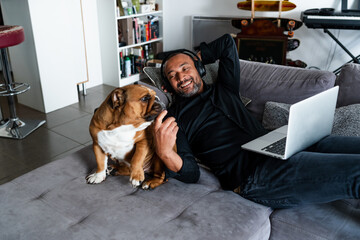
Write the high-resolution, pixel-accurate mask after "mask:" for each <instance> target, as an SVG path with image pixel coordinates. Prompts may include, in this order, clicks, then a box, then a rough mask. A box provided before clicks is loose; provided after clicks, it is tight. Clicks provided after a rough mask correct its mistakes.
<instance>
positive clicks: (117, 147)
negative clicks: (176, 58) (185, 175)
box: [86, 85, 165, 189]
mask: <svg viewBox="0 0 360 240" xmlns="http://www.w3.org/2000/svg"><path fill="white" fill-rule="evenodd" d="M163 109H164V106H163V104H162V103H161V102H160V101H159V100H158V98H157V96H156V93H155V91H153V90H151V89H149V88H147V87H145V86H143V85H128V86H125V87H122V88H116V89H115V90H113V91H112V92H111V93H110V95H109V96H108V97H107V98H106V99H105V101H104V102H103V103H102V104H101V105H100V107H99V108H98V109H97V110H96V111H95V113H94V116H93V117H92V119H91V122H90V127H89V129H90V134H91V137H92V139H93V150H94V153H95V157H96V162H97V170H96V172H95V173H93V174H90V175H88V176H87V177H86V180H87V183H91V184H97V183H101V182H102V181H104V180H105V178H106V175H107V168H108V157H111V158H112V159H113V160H117V161H118V164H116V165H113V166H111V168H112V169H113V171H112V173H113V172H115V175H127V176H130V182H131V184H132V185H133V186H134V187H138V186H140V184H141V183H142V188H143V189H149V188H155V187H157V186H159V185H160V184H162V183H163V182H164V179H165V172H164V167H163V163H162V161H161V160H160V159H159V158H158V156H157V155H156V153H155V148H154V141H153V136H152V132H153V131H152V127H153V125H152V122H153V120H154V119H155V118H156V117H157V116H158V114H159V113H160V112H161V111H162V110H163ZM114 170H115V171H114ZM144 172H152V173H153V178H151V179H149V180H146V181H145V182H143V181H144V180H145V174H144Z"/></svg>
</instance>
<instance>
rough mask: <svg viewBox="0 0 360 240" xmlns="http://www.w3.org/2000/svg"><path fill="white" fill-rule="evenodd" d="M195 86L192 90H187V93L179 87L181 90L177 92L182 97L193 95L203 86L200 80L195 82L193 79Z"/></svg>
mask: <svg viewBox="0 0 360 240" xmlns="http://www.w3.org/2000/svg"><path fill="white" fill-rule="evenodd" d="M190 81H191V80H190ZM179 85H181V84H179ZM193 86H194V87H193V89H192V90H191V91H190V92H186V93H185V92H182V90H181V89H179V88H178V89H179V90H178V92H177V94H178V95H179V96H181V97H192V96H194V95H196V94H197V93H198V92H199V90H200V87H201V82H200V81H199V82H197V83H195V81H194V80H193Z"/></svg>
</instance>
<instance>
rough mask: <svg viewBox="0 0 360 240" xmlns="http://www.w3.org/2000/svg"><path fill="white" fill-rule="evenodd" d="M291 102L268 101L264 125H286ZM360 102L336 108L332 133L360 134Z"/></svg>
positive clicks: (268, 126)
mask: <svg viewBox="0 0 360 240" xmlns="http://www.w3.org/2000/svg"><path fill="white" fill-rule="evenodd" d="M290 106H291V104H286V103H277V102H267V103H266V104H265V110H264V117H263V122H262V124H263V126H264V127H265V128H266V129H268V130H274V129H276V128H279V127H281V126H283V125H286V124H287V122H288V119H289V109H290ZM359 116H360V104H352V105H348V106H343V107H340V108H337V109H336V110H335V116H334V125H333V129H332V133H331V134H332V135H339V136H360V119H359Z"/></svg>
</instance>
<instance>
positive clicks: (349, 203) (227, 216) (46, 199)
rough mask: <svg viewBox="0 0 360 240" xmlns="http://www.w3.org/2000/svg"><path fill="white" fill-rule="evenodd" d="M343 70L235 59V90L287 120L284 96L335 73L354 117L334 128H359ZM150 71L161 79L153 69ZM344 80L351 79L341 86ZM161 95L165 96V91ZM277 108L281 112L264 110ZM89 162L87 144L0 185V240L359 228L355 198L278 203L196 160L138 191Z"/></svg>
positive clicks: (344, 233)
mask: <svg viewBox="0 0 360 240" xmlns="http://www.w3.org/2000/svg"><path fill="white" fill-rule="evenodd" d="M207 68H208V74H207V79H206V81H212V80H213V79H215V78H216V64H215V65H211V66H208V67H207ZM343 70H344V71H343V72H342V73H341V74H340V76H339V78H338V79H336V76H335V75H334V74H332V73H330V72H326V71H318V70H305V69H298V68H291V67H284V66H276V65H265V64H261V63H253V62H247V61H241V86H242V88H241V95H242V96H244V97H246V98H247V99H250V100H251V101H250V103H248V104H247V107H248V109H249V111H250V112H251V113H252V114H254V115H255V116H256V117H257V118H259V120H261V121H263V120H265V119H266V120H265V122H266V121H267V124H268V125H269V127H274V125H275V124H276V123H274V122H276V121H285V122H286V106H284V105H283V104H282V103H286V104H291V103H294V102H296V101H298V100H301V99H303V98H305V97H307V96H310V95H313V94H315V93H317V92H320V91H322V90H324V89H327V88H330V87H331V86H333V85H334V84H335V80H336V81H337V83H339V85H340V89H342V88H344V89H343V90H344V91H345V90H346V91H345V92H346V94H343V95H341V93H342V90H340V95H339V109H340V108H341V107H343V108H350V110H349V109H345V110H346V111H345V112H346V114H345V113H344V114H341V113H340V115H346V116H345V119H342V121H343V123H344V122H345V123H347V120H346V118H348V117H349V116H350V117H349V118H350V119H352V121H350V123H349V124H348V123H347V124H345V125H343V124H338V125H336V127H335V126H334V128H338V129H342V133H344V134H348V135H359V132H360V131H359V128H357V127H356V126H355V127H353V126H354V124H355V125H356V124H357V125H359V121H360V120H359V115H357V116H353V115H356V114H358V112H356V111H357V110H356V109H358V106H357V104H356V103H360V98H359V96H357V95H356V94H353V95H351V97H350V94H349V91H348V90H349V89H352V90H353V89H354V88H352V87H354V86H356V85H358V88H357V89H360V87H359V84H360V79H359V75H360V74H359V73H360V67H359V65H355V64H349V65H346V66H345V67H344V69H343ZM345 71H346V72H345ZM152 78H153V80H154V81H157V80H156V76H154V77H152ZM344 78H346V79H344ZM348 79H351V81H350V85H352V87H350V88H346V87H348V85H347V84H348V83H347V80H348ZM155 84H157V85H158V84H159V82H155ZM344 84H345V86H344ZM342 85H343V86H342ZM352 92H354V91H352ZM159 95H161V96H162V99H163V101H167V98H166V97H165V95H163V94H162V93H161V92H159ZM279 103H280V104H279ZM346 105H348V106H346ZM271 109H272V110H271ZM354 109H355V110H354ZM352 110H354V111H355V114H354V113H353V111H352ZM276 111H278V114H265V112H270V113H274V112H276ZM349 111H350V112H349ZM340 118H341V116H340V117H339V119H340ZM339 121H340V120H339ZM338 129H334V131H336V130H338ZM349 129H350V130H349ZM95 167H96V163H95V158H94V154H93V152H92V150H91V147H90V146H89V147H86V148H84V149H82V150H80V151H79V152H76V153H74V154H71V155H69V156H67V157H65V158H63V159H60V160H57V161H55V162H52V163H49V164H47V165H45V166H43V167H40V168H38V169H36V170H34V171H32V172H30V173H27V174H25V175H23V176H21V177H19V178H17V179H14V180H13V181H11V182H8V183H6V184H3V185H1V186H0V239H37V240H38V239H86V240H90V239H106V240H108V239H187V240H189V239H287V240H288V239H301V240H303V239H359V237H360V200H340V201H335V202H331V203H327V204H314V205H308V206H303V207H299V208H293V209H284V210H274V209H270V208H268V207H265V206H262V205H259V204H256V203H253V202H251V201H248V200H246V199H243V198H242V197H240V196H239V195H237V194H235V193H233V192H230V191H223V190H222V189H221V188H220V185H219V182H218V180H217V179H216V178H215V177H214V175H213V174H212V173H210V172H209V171H208V170H207V169H206V168H201V177H200V180H199V182H198V183H196V184H184V183H181V182H179V181H177V180H175V179H170V180H169V181H168V182H167V183H166V184H164V185H162V186H160V187H158V188H156V189H155V190H151V191H144V190H141V189H134V188H132V187H131V185H130V183H129V181H128V177H121V176H120V177H108V178H107V180H106V181H105V182H104V183H101V184H99V185H88V184H86V181H85V176H86V175H87V174H88V173H89V172H91V171H92V170H93V169H94V168H95Z"/></svg>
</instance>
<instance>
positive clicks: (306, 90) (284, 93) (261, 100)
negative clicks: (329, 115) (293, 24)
mask: <svg viewBox="0 0 360 240" xmlns="http://www.w3.org/2000/svg"><path fill="white" fill-rule="evenodd" d="M205 67H206V75H205V77H204V78H203V79H204V81H205V82H207V83H212V82H214V81H216V79H217V72H218V63H217V62H215V63H213V64H208V65H206V66H205ZM144 71H145V73H146V74H147V75H148V76H149V78H150V79H151V80H152V82H153V83H154V84H155V86H156V87H157V88H160V89H161V86H162V79H161V77H160V70H159V69H158V68H151V67H147V68H144ZM335 78H336V76H335V74H334V73H332V72H328V71H321V70H311V69H303V68H296V67H289V66H281V65H273V64H265V63H259V62H251V61H245V60H240V95H241V96H242V97H245V98H248V99H250V100H251V102H250V103H249V104H247V106H246V107H247V109H248V110H249V111H250V113H251V114H253V115H254V116H255V117H256V118H257V119H258V120H259V121H261V120H262V116H263V112H264V107H265V103H266V102H268V101H273V102H281V103H290V104H293V103H296V102H298V101H300V100H303V99H305V98H308V97H310V96H312V95H315V94H317V93H320V92H322V91H324V90H326V89H329V88H331V87H333V86H334V85H335ZM166 96H167V100H168V101H169V102H170V104H171V99H170V98H171V97H169V94H168V95H166ZM163 99H166V98H165V97H163Z"/></svg>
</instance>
